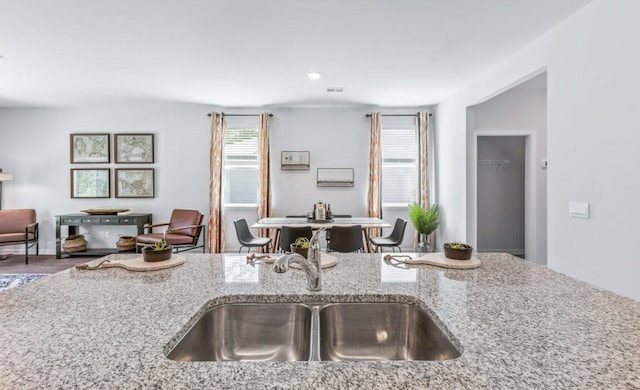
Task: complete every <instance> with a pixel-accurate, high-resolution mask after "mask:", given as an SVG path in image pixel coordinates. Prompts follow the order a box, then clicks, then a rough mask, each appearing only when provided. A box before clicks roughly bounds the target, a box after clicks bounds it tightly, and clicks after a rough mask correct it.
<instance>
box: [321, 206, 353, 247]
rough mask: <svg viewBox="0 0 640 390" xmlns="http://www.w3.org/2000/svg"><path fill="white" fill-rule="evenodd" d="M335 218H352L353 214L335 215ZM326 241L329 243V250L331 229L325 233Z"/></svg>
mask: <svg viewBox="0 0 640 390" xmlns="http://www.w3.org/2000/svg"><path fill="white" fill-rule="evenodd" d="M332 217H333V218H351V214H333V216H332ZM324 239H325V240H326V241H327V248H328V247H329V241H331V229H327V231H326V232H324Z"/></svg>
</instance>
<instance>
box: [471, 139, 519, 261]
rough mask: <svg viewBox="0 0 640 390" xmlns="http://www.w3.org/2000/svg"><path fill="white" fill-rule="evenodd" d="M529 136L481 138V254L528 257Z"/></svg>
mask: <svg viewBox="0 0 640 390" xmlns="http://www.w3.org/2000/svg"><path fill="white" fill-rule="evenodd" d="M528 138H529V136H528V135H499V136H498V135H478V137H477V144H476V148H477V152H476V158H477V161H476V162H477V171H476V172H477V173H476V174H477V179H476V180H477V208H476V210H477V224H478V225H477V244H476V245H477V250H478V252H502V253H509V254H512V255H514V256H518V257H521V258H525V257H526V252H527V250H526V249H527V248H526V247H527V245H526V244H527V240H526V223H527V217H526V215H527V213H526V203H527V192H528V191H527V180H526V179H527V174H526V172H527V158H526V157H527V139H528Z"/></svg>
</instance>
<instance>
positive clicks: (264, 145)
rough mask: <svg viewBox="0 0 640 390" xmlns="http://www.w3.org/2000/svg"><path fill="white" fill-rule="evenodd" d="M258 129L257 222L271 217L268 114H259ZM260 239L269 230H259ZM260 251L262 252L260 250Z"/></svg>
mask: <svg viewBox="0 0 640 390" xmlns="http://www.w3.org/2000/svg"><path fill="white" fill-rule="evenodd" d="M259 121H260V124H259V126H260V127H259V129H258V133H259V134H258V159H259V166H258V220H260V219H262V218H267V217H270V216H271V183H270V182H271V180H270V174H269V113H266V112H262V113H260V118H259ZM258 235H259V236H260V237H268V236H269V229H259V230H258ZM260 250H261V251H263V250H264V247H263V248H260Z"/></svg>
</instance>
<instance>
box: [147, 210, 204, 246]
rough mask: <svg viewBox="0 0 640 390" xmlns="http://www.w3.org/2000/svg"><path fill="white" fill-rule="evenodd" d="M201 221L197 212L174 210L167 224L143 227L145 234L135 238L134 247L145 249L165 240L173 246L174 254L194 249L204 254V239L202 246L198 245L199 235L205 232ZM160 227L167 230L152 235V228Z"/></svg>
mask: <svg viewBox="0 0 640 390" xmlns="http://www.w3.org/2000/svg"><path fill="white" fill-rule="evenodd" d="M202 219H203V215H202V214H200V212H199V211H198V210H182V209H174V210H173V212H172V213H171V218H170V220H169V222H167V223H160V224H153V225H145V226H144V229H145V233H144V234H141V235H139V236H138V237H136V246H137V248H140V247H145V246H149V245H152V244H154V243H156V242H158V241H160V240H165V241H166V242H167V243H168V244H171V245H173V247H174V248H175V252H176V253H177V252H183V251H188V250H191V249H196V248H202V253H205V251H206V239H203V240H202V245H198V241H199V239H200V235H201V234H202V232H203V231H205V230H206V227H205V225H203V224H202ZM160 226H167V229H166V230H165V231H164V232H162V233H153V228H156V227H160ZM205 236H206V233H205Z"/></svg>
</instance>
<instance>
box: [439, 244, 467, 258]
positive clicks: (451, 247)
mask: <svg viewBox="0 0 640 390" xmlns="http://www.w3.org/2000/svg"><path fill="white" fill-rule="evenodd" d="M472 253H473V247H471V245H468V244H463V243H461V242H445V243H444V255H445V257H447V258H449V259H453V260H469V259H470V258H471V254H472Z"/></svg>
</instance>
